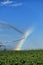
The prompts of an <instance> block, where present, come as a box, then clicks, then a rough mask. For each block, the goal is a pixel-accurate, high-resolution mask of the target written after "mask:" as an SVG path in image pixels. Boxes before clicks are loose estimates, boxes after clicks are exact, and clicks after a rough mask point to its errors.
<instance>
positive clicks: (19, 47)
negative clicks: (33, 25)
mask: <svg viewBox="0 0 43 65" xmlns="http://www.w3.org/2000/svg"><path fill="white" fill-rule="evenodd" d="M32 32H33V29H30V30H27V31H26V32H25V33H24V35H23V37H22V40H21V41H20V42H19V43H18V45H17V47H16V48H15V49H14V50H21V47H22V46H23V44H24V42H25V41H26V39H27V38H28V36H30V35H31V33H32Z"/></svg>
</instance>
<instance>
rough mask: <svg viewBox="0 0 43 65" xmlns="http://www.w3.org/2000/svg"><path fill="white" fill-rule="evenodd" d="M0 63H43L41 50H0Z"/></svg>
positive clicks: (42, 51)
mask: <svg viewBox="0 0 43 65" xmlns="http://www.w3.org/2000/svg"><path fill="white" fill-rule="evenodd" d="M0 65H43V50H29V51H10V50H9V51H7V50H5V51H0Z"/></svg>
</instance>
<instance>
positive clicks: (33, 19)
mask: <svg viewBox="0 0 43 65" xmlns="http://www.w3.org/2000/svg"><path fill="white" fill-rule="evenodd" d="M7 1H8V2H7ZM0 22H6V23H8V24H10V25H13V26H15V27H16V28H18V29H19V30H21V31H22V32H24V33H25V31H26V30H29V28H31V27H33V28H34V31H33V33H32V34H31V35H30V36H29V37H28V38H27V40H26V41H25V43H24V44H23V46H22V48H21V49H38V48H39V49H40V48H43V0H0ZM22 36H23V35H21V34H20V33H18V32H16V31H14V30H12V29H8V28H6V27H3V26H0V41H12V40H15V39H19V38H21V37H22ZM17 44H18V42H16V43H6V47H7V48H8V49H12V48H15V47H16V46H17Z"/></svg>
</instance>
